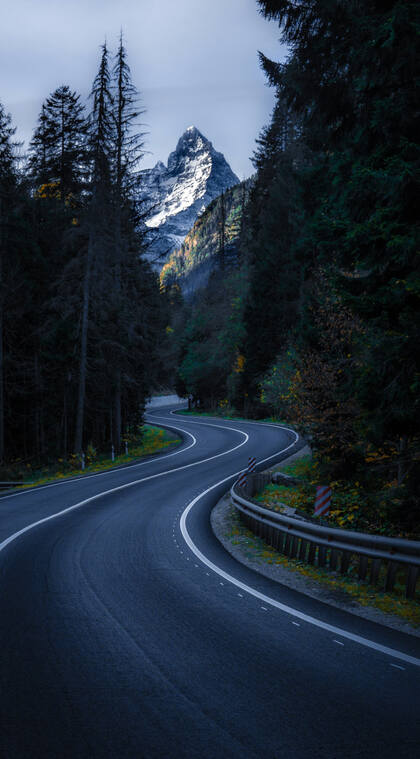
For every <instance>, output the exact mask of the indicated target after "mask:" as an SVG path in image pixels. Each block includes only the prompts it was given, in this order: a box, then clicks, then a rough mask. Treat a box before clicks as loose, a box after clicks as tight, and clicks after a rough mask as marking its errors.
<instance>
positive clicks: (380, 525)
mask: <svg viewBox="0 0 420 759" xmlns="http://www.w3.org/2000/svg"><path fill="white" fill-rule="evenodd" d="M282 471H283V472H285V473H286V474H290V475H292V476H293V477H295V478H296V479H297V480H298V481H299V482H298V484H297V485H295V486H284V485H277V484H274V483H271V484H270V485H267V486H266V487H265V488H264V490H263V491H262V492H261V493H260V494H259V495H258V496H257V500H258V501H260V502H261V503H262V504H264V506H265V507H266V508H269V509H272V510H273V511H279V512H281V511H282V509H283V505H284V504H285V505H287V506H291V507H292V508H296V509H298V511H299V512H300V513H303V514H307V515H308V516H313V511H314V502H315V493H316V486H317V485H321V484H325V483H322V482H320V478H319V473H318V467H317V464H316V462H314V461H313V459H312V458H311V457H310V456H304V457H302V458H300V459H298V460H297V461H294V462H293V463H291V464H290V465H289V466H286V467H282ZM329 484H330V485H331V487H332V501H331V510H330V513H329V514H328V518H327V519H328V524H330V525H331V526H333V527H341V528H344V529H348V530H359V531H360V532H367V533H371V534H374V535H386V536H387V537H400V538H407V539H413V540H415V539H417V540H418V538H419V536H418V534H417V533H415V532H408V531H407V530H404V529H403V528H402V527H401V525H399V524H398V523H396V522H393V521H391V520H390V519H389V516H388V515H387V513H386V512H385V511H384V512H382V511H381V509H380V508H376V509H375V508H373V507H372V506H370V505H369V501H368V497H367V494H366V493H365V492H364V490H363V488H362V486H361V485H360V483H359V482H345V481H340V482H332V483H329Z"/></svg>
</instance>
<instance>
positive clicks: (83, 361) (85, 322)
mask: <svg viewBox="0 0 420 759" xmlns="http://www.w3.org/2000/svg"><path fill="white" fill-rule="evenodd" d="M92 249H93V241H92V231H90V232H89V242H88V252H87V259H86V272H85V279H84V282H83V311H82V334H81V340H80V367H79V392H78V399H77V414H76V433H75V438H74V450H75V453H81V452H82V445H83V422H84V414H85V397H86V369H87V343H88V331H89V302H90V280H91V272H92V258H93V250H92Z"/></svg>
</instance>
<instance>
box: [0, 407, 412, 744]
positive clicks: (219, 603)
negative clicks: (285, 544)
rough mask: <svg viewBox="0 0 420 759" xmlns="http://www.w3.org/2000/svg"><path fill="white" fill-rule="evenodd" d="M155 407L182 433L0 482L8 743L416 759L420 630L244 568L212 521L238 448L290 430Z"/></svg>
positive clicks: (279, 446)
mask: <svg viewBox="0 0 420 759" xmlns="http://www.w3.org/2000/svg"><path fill="white" fill-rule="evenodd" d="M149 418H150V420H151V421H152V420H153V419H154V420H155V422H156V423H159V424H162V425H171V426H173V427H177V428H182V436H183V444H182V446H181V447H180V448H178V449H177V450H176V451H173V452H172V453H170V454H163V455H161V456H155V457H153V458H152V459H149V460H147V461H145V462H143V463H141V464H140V465H134V466H129V467H127V468H123V469H119V470H112V471H109V472H107V473H103V474H98V475H95V476H90V477H85V478H79V479H77V480H73V481H66V482H61V483H58V484H53V485H49V486H44V487H40V488H35V489H32V490H28V491H26V492H22V493H20V494H11V495H9V496H6V497H4V498H1V499H0V635H1V680H0V686H1V693H0V706H1V709H0V715H1V716H0V719H1V729H0V747H1V751H0V756H1V757H2V759H34V758H36V759H37V758H38V757H42V759H50V757H51V758H55V757H57V759H58V757H59V758H60V759H63V757H66V758H67V757H72V759H73V758H77V759H85V757H86V759H87V758H88V757H89V758H90V757H94V758H96V757H98V759H103V758H105V757H106V758H108V757H112V758H115V759H143V757H144V758H145V759H146V758H147V759H149V758H150V759H152V758H153V759H155V757H156V759H157V758H159V759H178V758H180V759H184V758H185V759H193V758H195V757H197V758H199V759H207V758H209V759H216V758H217V759H218V758H219V757H223V759H230V758H231V757H232V758H233V757H235V759H236V758H239V757H241V759H248V758H251V757H252V758H256V759H257V758H258V759H280V758H281V759H289V758H290V759H306V758H308V759H309V757H310V758H311V759H314V758H317V757H319V758H321V757H322V759H332V758H334V759H341V758H344V759H345V758H346V757H357V758H360V757H369V758H372V757H378V758H379V757H381V759H386V758H387V757H403V758H404V759H411V757H413V758H414V757H416V759H417V757H418V756H419V739H420V722H419V719H418V717H419V695H420V687H419V686H420V678H419V675H420V666H418V665H420V645H419V643H420V641H419V639H416V638H414V637H412V636H407V635H404V634H402V633H398V632H395V631H392V630H390V629H388V628H384V627H382V626H380V625H377V624H374V623H371V622H368V621H366V620H363V619H360V618H357V617H355V616H353V615H350V614H348V613H345V612H343V611H340V610H338V609H335V608H332V607H329V606H327V605H325V604H323V603H321V602H319V601H316V600H314V599H311V598H309V597H307V596H304V595H302V594H299V593H297V592H294V591H292V590H290V589H288V588H286V587H284V586H282V585H279V584H278V583H274V582H272V581H270V580H268V579H267V578H264V577H262V576H260V575H256V574H255V573H254V572H252V571H251V570H249V569H248V568H246V567H245V566H243V565H241V564H238V563H237V562H236V561H235V560H234V559H233V558H232V557H231V556H230V555H229V554H227V553H226V551H225V550H224V549H223V548H222V546H221V545H220V544H219V542H218V541H217V539H216V538H215V537H214V535H213V533H212V531H211V529H210V526H209V514H210V511H211V508H212V506H213V505H214V503H215V502H216V501H217V499H218V498H219V497H220V496H221V495H222V493H223V492H225V491H226V490H227V489H228V487H229V486H230V484H231V483H232V481H233V479H234V477H233V475H235V474H236V473H237V472H238V471H239V470H241V469H242V468H243V467H244V466H245V465H246V463H247V460H248V456H249V455H256V456H257V459H258V461H261V460H263V459H266V458H269V457H271V458H270V463H271V462H274V461H275V460H276V459H277V458H279V457H280V452H281V451H282V450H285V449H288V450H289V451H290V450H293V448H291V446H293V444H294V442H295V439H296V435H295V434H294V433H293V432H291V431H287V430H286V431H284V430H281V429H279V428H278V427H276V426H264V425H261V424H252V423H250V422H239V421H238V422H237V421H235V422H228V421H226V422H224V421H216V420H213V419H209V418H207V419H199V418H195V419H191V418H190V417H187V416H184V417H182V416H180V415H176V416H174V415H171V414H170V413H169V409H157V410H155V411H153V412H151V414H150V415H149ZM284 455H285V454H283V456H284ZM286 455H287V454H286ZM232 477H233V479H232ZM218 483H219V484H218ZM57 514H58V516H56V515H57ZM285 606H287V607H288V608H289V609H290V611H289V612H287V611H285V610H284V607H285ZM340 631H342V634H340ZM386 649H392V651H393V652H394V654H393V653H392V651H391V654H390V653H387V652H386Z"/></svg>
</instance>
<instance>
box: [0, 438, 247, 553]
mask: <svg viewBox="0 0 420 759" xmlns="http://www.w3.org/2000/svg"><path fill="white" fill-rule="evenodd" d="M158 426H159V425H158ZM171 426H172V428H173V429H177V430H179V431H181V432H186V433H187V434H188V435H190V437H192V438H193V440H194V443H193V444H192V445H195V444H196V442H197V440H196V438H195V437H194V435H193V434H192V433H190V432H187V430H184V429H183V428H182V427H175V426H174V425H172V423H171ZM225 429H230V430H232V431H233V432H239V434H240V435H243V437H244V440H243V441H242V443H238V445H235V446H234V447H233V448H229V450H227V451H224V452H223V453H216V454H215V455H214V456H208V457H207V458H206V459H201V460H200V461H194V462H192V463H191V464H183V466H178V467H176V468H175V469H167V470H166V471H165V472H158V473H157V474H150V475H148V476H147V477H142V478H141V479H140V480H133V481H132V482H126V483H125V484H124V485H118V486H117V487H115V488H110V489H109V490H102V491H101V492H100V493H97V494H96V495H92V496H90V497H89V498H85V499H84V500H83V501H79V502H78V503H75V504H73V506H68V507H67V508H65V509H62V510H61V511H57V512H56V513H55V514H50V515H49V516H48V517H43V518H42V519H38V520H37V521H36V522H31V524H28V525H27V526H26V527H22V529H21V530H18V531H17V532H14V533H13V534H12V535H9V537H8V538H6V539H5V540H3V541H2V543H0V552H1V551H4V549H5V548H6V546H8V545H9V544H10V543H12V542H13V541H14V540H17V538H19V537H20V536H21V535H24V534H25V533H26V532H29V531H30V530H33V529H34V528H35V527H39V525H41V524H45V523H46V522H50V521H51V520H52V519H58V517H61V516H64V514H69V513H70V512H71V511H75V510H76V509H80V508H81V507H82V506H86V505H87V504H88V503H93V501H97V500H98V499H99V498H102V497H103V496H104V495H109V494H110V493H118V492H120V491H121V490H127V489H128V488H132V487H134V485H140V483H142V482H148V481H149V480H156V479H157V478H158V477H165V476H166V475H169V474H174V473H175V472H182V471H183V470H184V469H190V468H191V467H193V466H199V465H200V464H205V463H206V462H208V461H213V460H214V459H218V458H220V457H221V456H227V455H228V454H229V453H233V451H236V450H238V448H241V447H242V446H243V445H245V444H246V443H247V442H248V440H249V435H248V434H247V433H246V432H243V431H242V430H238V429H236V428H235V427H226V428H225ZM192 445H191V446H189V447H190V448H192ZM183 450H184V451H186V450H187V448H184V449H183ZM177 453H180V451H177ZM169 455H170V456H175V455H176V454H175V453H172V454H169ZM162 458H163V457H162ZM165 458H167V457H165ZM153 460H154V461H156V459H153ZM143 463H151V462H150V461H149V462H143ZM136 466H142V464H141V465H140V464H139V465H136ZM133 468H134V467H133ZM102 474H109V472H103V473H102ZM90 476H97V475H89V477H90ZM232 476H235V475H232ZM78 479H79V480H80V479H83V478H78ZM228 479H229V478H228ZM56 484H57V485H61V484H62V483H56ZM43 487H48V486H47V485H45V486H43ZM49 487H54V485H51V486H49ZM37 490H41V488H37ZM25 492H28V493H29V492H34V491H33V490H32V491H30V490H28V491H25ZM23 494H24V493H16V494H15V495H23ZM5 497H6V498H11V497H12V496H5ZM179 513H181V512H179ZM181 553H183V552H182V551H181Z"/></svg>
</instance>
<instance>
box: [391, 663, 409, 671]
mask: <svg viewBox="0 0 420 759" xmlns="http://www.w3.org/2000/svg"><path fill="white" fill-rule="evenodd" d="M390 666H391V667H394V669H402V670H403V671H404V672H405V667H400V666H399V664H391V665H390Z"/></svg>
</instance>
